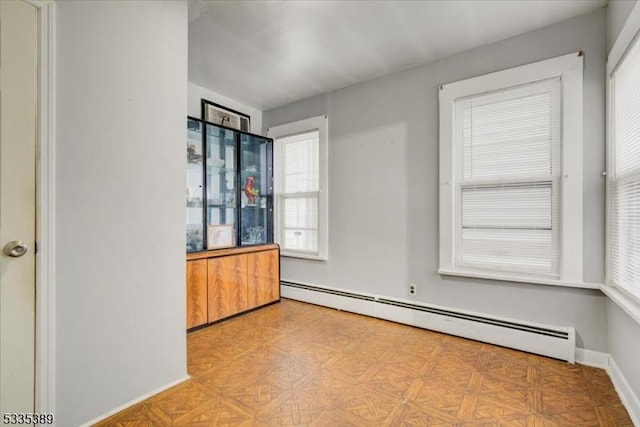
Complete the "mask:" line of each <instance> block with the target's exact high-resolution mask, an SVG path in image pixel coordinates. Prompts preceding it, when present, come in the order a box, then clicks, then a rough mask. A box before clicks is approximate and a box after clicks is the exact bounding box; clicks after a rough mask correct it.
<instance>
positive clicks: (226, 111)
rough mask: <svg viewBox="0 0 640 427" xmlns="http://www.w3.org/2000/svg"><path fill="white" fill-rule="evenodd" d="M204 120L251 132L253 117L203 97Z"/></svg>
mask: <svg viewBox="0 0 640 427" xmlns="http://www.w3.org/2000/svg"><path fill="white" fill-rule="evenodd" d="M201 105H202V120H205V121H207V122H211V123H214V124H216V125H221V126H225V127H228V128H232V129H238V130H241V131H243V132H249V129H250V128H251V117H249V116H248V115H246V114H244V113H241V112H239V111H236V110H232V109H231V108H227V107H223V106H222V105H219V104H216V103H214V102H211V101H207V100H206V99H202V101H201Z"/></svg>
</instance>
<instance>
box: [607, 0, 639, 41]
mask: <svg viewBox="0 0 640 427" xmlns="http://www.w3.org/2000/svg"><path fill="white" fill-rule="evenodd" d="M637 3H638V0H609V6H608V7H607V51H609V50H611V48H612V47H613V44H614V43H615V41H616V39H617V38H618V35H619V34H620V30H622V27H623V26H624V24H625V22H627V18H628V17H629V14H630V13H631V11H632V10H633V8H634V7H635V5H636V4H637Z"/></svg>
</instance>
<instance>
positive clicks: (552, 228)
mask: <svg viewBox="0 0 640 427" xmlns="http://www.w3.org/2000/svg"><path fill="white" fill-rule="evenodd" d="M560 94H561V86H560V79H559V78H554V79H547V80H543V81H538V82H535V83H530V84H526V85H521V86H516V87H512V88H508V89H503V90H499V91H494V92H488V93H486V92H485V93H481V94H478V95H473V96H469V97H465V98H460V99H456V100H455V102H454V109H455V112H454V117H455V119H454V120H455V123H454V126H455V128H454V137H453V138H454V141H453V142H454V144H455V148H454V150H453V151H454V156H455V158H454V159H453V160H454V164H455V166H454V169H455V170H456V173H455V204H456V205H455V210H456V223H455V224H456V233H457V236H456V244H455V245H454V246H455V263H456V265H457V266H458V267H471V268H476V269H478V268H479V269H489V270H497V271H511V272H519V273H535V274H541V275H548V276H549V277H553V278H557V277H558V274H559V264H560V263H559V257H560V244H559V237H560V229H559V228H560V221H559V210H560V199H559V193H560V188H559V185H560V179H559V176H560V169H561V163H560V153H561V150H560Z"/></svg>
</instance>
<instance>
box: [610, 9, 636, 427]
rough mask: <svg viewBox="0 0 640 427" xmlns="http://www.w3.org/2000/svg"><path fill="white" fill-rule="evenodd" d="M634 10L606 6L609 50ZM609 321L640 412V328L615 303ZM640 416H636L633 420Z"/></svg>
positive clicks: (614, 351)
mask: <svg viewBox="0 0 640 427" xmlns="http://www.w3.org/2000/svg"><path fill="white" fill-rule="evenodd" d="M634 7H640V2H637V1H635V0H634V1H621V0H615V1H610V2H609V8H608V9H609V10H608V20H607V23H608V27H609V34H610V36H611V38H610V40H609V48H611V47H612V46H613V44H614V43H615V39H616V38H617V37H618V35H619V34H620V31H621V30H622V27H623V26H624V24H625V22H626V21H627V17H628V16H629V14H630V13H631V10H633V8H634ZM607 311H608V317H609V353H610V355H611V358H612V359H613V360H614V361H615V363H616V365H617V367H618V368H619V369H620V371H621V373H622V374H623V375H624V377H625V379H626V380H627V382H628V384H629V387H630V388H631V390H632V392H633V393H634V394H635V402H636V403H635V408H636V410H639V409H640V403H638V402H640V401H639V400H638V399H639V398H640V364H638V354H640V324H638V322H636V321H635V320H634V319H633V318H631V317H630V316H629V315H628V314H627V313H626V312H625V311H624V310H623V309H621V308H620V307H619V306H618V305H617V304H616V303H615V302H613V301H609V304H608V305H607ZM638 416H640V413H638V414H636V417H638Z"/></svg>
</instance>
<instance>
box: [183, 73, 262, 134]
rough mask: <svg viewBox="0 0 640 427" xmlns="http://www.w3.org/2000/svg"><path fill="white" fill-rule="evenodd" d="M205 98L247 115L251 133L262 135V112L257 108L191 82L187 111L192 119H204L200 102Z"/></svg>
mask: <svg viewBox="0 0 640 427" xmlns="http://www.w3.org/2000/svg"><path fill="white" fill-rule="evenodd" d="M203 98H204V99H206V100H207V101H211V102H214V103H216V104H218V105H223V106H225V107H227V108H231V109H232V110H236V111H239V112H241V113H244V114H247V115H248V116H249V117H251V133H255V134H258V135H261V134H262V111H260V110H258V109H256V108H253V107H250V106H248V105H245V104H241V103H239V102H237V101H235V100H233V99H231V98H228V97H226V96H224V95H220V94H219V93H216V92H214V91H212V90H209V89H207V88H204V87H202V86H198V85H197V84H195V83H191V82H189V97H188V110H187V111H188V114H189V115H190V116H191V117H195V118H197V119H200V118H202V117H201V116H202V110H201V107H200V101H201V100H202V99H203Z"/></svg>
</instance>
